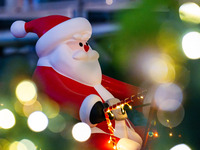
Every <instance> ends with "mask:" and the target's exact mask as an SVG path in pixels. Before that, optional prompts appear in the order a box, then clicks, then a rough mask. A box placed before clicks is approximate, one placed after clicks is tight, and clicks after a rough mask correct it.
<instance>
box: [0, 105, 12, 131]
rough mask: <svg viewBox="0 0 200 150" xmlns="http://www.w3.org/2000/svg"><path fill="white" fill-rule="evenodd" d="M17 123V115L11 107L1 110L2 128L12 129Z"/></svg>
mask: <svg viewBox="0 0 200 150" xmlns="http://www.w3.org/2000/svg"><path fill="white" fill-rule="evenodd" d="M14 125H15V116H14V114H13V113H12V112H11V111H10V110H9V109H2V110H0V128H3V129H10V128H12V127H13V126H14Z"/></svg>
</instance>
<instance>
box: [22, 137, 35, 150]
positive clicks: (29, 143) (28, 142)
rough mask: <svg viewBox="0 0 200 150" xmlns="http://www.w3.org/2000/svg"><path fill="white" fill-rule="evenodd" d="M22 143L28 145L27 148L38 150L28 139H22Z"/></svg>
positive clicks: (28, 149)
mask: <svg viewBox="0 0 200 150" xmlns="http://www.w3.org/2000/svg"><path fill="white" fill-rule="evenodd" d="M20 143H22V144H23V145H24V146H25V147H26V149H27V150H36V146H35V144H34V143H33V142H32V141H30V140H28V139H23V140H21V141H20Z"/></svg>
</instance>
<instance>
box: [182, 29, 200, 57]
mask: <svg viewBox="0 0 200 150" xmlns="http://www.w3.org/2000/svg"><path fill="white" fill-rule="evenodd" d="M182 48H183V51H184V53H185V55H186V56H187V57H188V58H190V59H198V58H200V33H198V32H189V33H187V34H186V35H184V37H183V39H182Z"/></svg>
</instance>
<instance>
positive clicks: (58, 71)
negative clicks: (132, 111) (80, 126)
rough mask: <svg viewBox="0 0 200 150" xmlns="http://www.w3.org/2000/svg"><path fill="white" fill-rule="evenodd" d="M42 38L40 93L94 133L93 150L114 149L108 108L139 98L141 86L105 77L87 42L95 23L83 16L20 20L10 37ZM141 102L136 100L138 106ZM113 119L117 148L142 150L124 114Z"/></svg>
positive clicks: (39, 48)
mask: <svg viewBox="0 0 200 150" xmlns="http://www.w3.org/2000/svg"><path fill="white" fill-rule="evenodd" d="M29 32H33V33H36V34H37V35H38V37H39V39H38V41H37V43H36V52H37V55H38V57H39V60H38V63H37V67H36V69H35V72H34V79H35V80H36V83H37V85H38V86H39V87H40V89H42V90H43V92H45V93H46V94H47V95H48V96H50V97H51V98H52V99H53V100H55V101H56V102H57V103H59V104H60V106H61V107H62V108H63V110H65V111H67V112H68V113H69V114H71V115H73V116H74V117H75V118H77V119H79V120H80V121H82V122H85V123H87V124H88V125H89V126H90V127H91V130H92V135H91V137H90V139H89V141H88V142H91V143H92V145H93V146H94V147H95V149H97V150H98V149H99V150H112V149H113V146H112V144H109V143H108V141H109V139H110V135H109V130H108V126H107V123H106V121H105V115H104V111H103V110H104V108H106V107H109V106H112V105H114V104H116V103H118V102H120V100H123V99H125V98H127V97H129V96H131V95H136V94H137V92H138V88H137V87H135V86H131V85H129V84H126V83H123V82H121V81H118V80H115V79H113V78H110V77H107V76H105V75H102V72H101V68H100V65H99V62H98V58H99V54H98V52H97V51H95V50H93V49H92V48H91V47H90V46H89V44H88V40H89V38H90V37H91V34H92V27H91V24H90V23H89V22H88V20H87V19H85V18H81V17H78V18H73V19H71V18H68V17H65V16H60V15H52V16H47V17H42V18H39V19H35V20H32V21H30V22H24V21H16V22H14V23H13V24H12V26H11V33H12V34H13V35H14V36H15V37H17V38H22V37H24V36H25V35H26V34H27V33H29ZM138 104H141V102H140V101H138V102H137V101H136V102H135V105H138ZM113 114H114V117H112V116H110V119H111V122H112V125H113V127H114V129H115V130H114V136H115V139H116V142H117V143H116V144H117V149H118V150H140V149H141V145H142V139H141V137H140V136H139V135H138V134H137V133H136V132H135V130H134V129H133V126H132V124H131V122H130V121H129V120H128V119H127V114H126V112H125V113H124V112H122V111H121V109H117V110H114V111H113Z"/></svg>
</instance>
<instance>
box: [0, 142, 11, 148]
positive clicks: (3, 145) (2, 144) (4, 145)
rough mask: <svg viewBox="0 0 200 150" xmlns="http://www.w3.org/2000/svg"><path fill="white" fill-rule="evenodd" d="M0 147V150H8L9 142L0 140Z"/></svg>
mask: <svg viewBox="0 0 200 150" xmlns="http://www.w3.org/2000/svg"><path fill="white" fill-rule="evenodd" d="M0 145H1V149H2V150H8V149H9V146H10V142H9V141H8V140H7V139H0Z"/></svg>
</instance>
